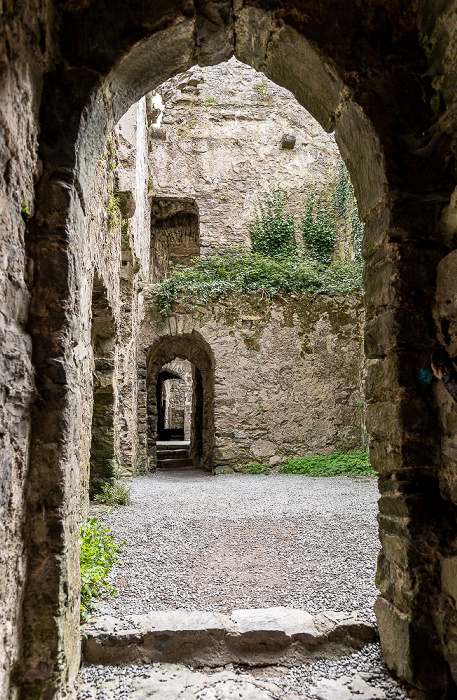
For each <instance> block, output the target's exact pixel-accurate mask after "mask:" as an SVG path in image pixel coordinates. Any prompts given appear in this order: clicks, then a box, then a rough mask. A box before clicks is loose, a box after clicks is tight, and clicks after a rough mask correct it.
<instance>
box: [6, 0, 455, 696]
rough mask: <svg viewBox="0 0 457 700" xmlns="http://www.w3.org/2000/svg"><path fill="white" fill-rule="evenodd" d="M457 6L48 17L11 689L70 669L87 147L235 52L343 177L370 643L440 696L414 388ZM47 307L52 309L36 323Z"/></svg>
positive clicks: (431, 334)
mask: <svg viewBox="0 0 457 700" xmlns="http://www.w3.org/2000/svg"><path fill="white" fill-rule="evenodd" d="M453 7H454V4H453V3H449V5H448V6H447V7H446V8H444V9H443V10H442V11H441V15H440V16H438V14H434V10H433V9H431V8H428V10H427V13H426V14H425V13H424V14H422V13H421V12H420V11H418V12H417V13H415V10H414V9H413V8H410V7H409V6H407V5H406V4H405V5H401V4H400V5H397V4H393V3H392V4H391V5H389V6H388V7H385V6H384V5H380V4H377V3H376V2H372V3H370V4H369V5H366V4H365V5H364V6H363V7H361V6H359V5H358V4H357V3H355V2H350V3H349V4H348V3H344V4H341V6H335V4H334V3H330V2H323V3H321V5H319V6H318V5H317V4H315V3H313V2H309V3H307V4H306V5H305V7H303V6H302V4H301V3H298V2H291V3H277V4H276V6H275V9H274V11H273V10H272V9H271V6H270V5H269V3H267V2H264V1H263V0H260V2H257V3H256V4H251V3H249V2H245V3H241V2H236V3H233V4H232V3H231V2H228V1H227V0H223V1H222V2H208V3H202V2H200V1H198V2H172V3H167V5H166V8H164V7H163V6H162V5H157V4H154V5H152V4H151V3H147V2H142V0H138V1H137V2H136V3H134V4H131V3H129V4H128V5H126V4H125V3H123V2H120V0H119V1H117V0H116V1H115V2H112V3H109V4H106V5H103V6H99V5H98V4H96V3H92V4H85V5H82V6H81V5H79V4H78V2H71V3H70V2H68V3H66V5H65V6H62V7H61V9H60V10H59V11H60V12H61V15H60V17H59V20H60V24H59V30H58V39H57V42H58V45H56V46H55V47H54V52H55V55H56V60H55V61H54V63H53V66H52V69H50V72H49V73H48V74H47V75H46V77H45V80H44V88H43V102H42V110H41V120H40V128H41V137H40V158H41V160H42V163H43V169H42V174H41V177H40V180H39V182H38V184H37V187H36V190H35V194H36V210H35V214H34V216H33V217H32V218H31V220H30V221H29V223H28V227H27V232H26V245H27V254H28V257H29V261H30V262H31V264H32V267H33V274H32V276H31V277H30V278H29V291H30V296H31V304H30V312H29V321H28V328H29V331H30V334H31V338H32V344H33V365H34V369H35V375H36V385H37V393H38V397H39V398H38V399H37V400H36V401H35V403H34V404H33V406H32V409H31V446H30V461H29V469H28V476H27V489H26V496H25V506H24V510H25V513H26V522H27V538H26V556H27V573H26V576H25V581H24V592H23V593H22V591H21V590H18V594H17V600H16V602H15V603H14V605H15V606H16V608H17V609H18V608H19V602H18V601H20V600H21V598H22V595H23V606H22V613H21V619H22V625H21V630H22V651H21V655H20V659H19V663H18V669H17V673H16V679H17V684H18V685H19V686H20V687H21V693H22V696H23V697H28V696H32V695H34V696H35V697H37V696H38V697H40V696H42V697H44V696H46V697H52V696H53V695H55V694H56V692H57V689H58V688H62V687H64V686H66V685H68V684H69V683H71V679H72V677H73V675H74V673H75V672H76V668H77V666H78V633H77V630H78V614H79V610H78V564H77V513H78V499H77V496H76V495H75V494H77V492H78V485H79V478H80V476H79V466H78V454H77V451H76V449H75V442H76V440H75V430H74V426H75V416H78V413H79V411H80V410H81V408H80V407H81V397H80V394H79V387H78V385H77V381H76V378H75V375H74V372H73V368H74V365H75V362H76V361H77V359H76V357H75V347H77V344H78V334H79V329H80V324H81V319H80V316H79V301H78V294H79V291H80V290H79V270H80V269H81V268H82V266H83V257H84V251H85V240H84V226H83V221H84V216H85V214H86V213H87V203H88V201H89V194H90V190H91V184H92V180H93V176H94V171H95V167H96V164H97V162H98V158H99V154H100V151H101V148H102V144H103V143H104V141H105V138H106V135H107V133H108V132H109V130H110V129H111V128H112V127H113V126H114V124H115V122H116V121H117V120H118V119H119V118H120V117H121V116H122V114H123V113H124V112H125V110H126V109H127V108H128V107H129V106H130V105H131V104H132V103H133V102H134V101H136V100H137V99H138V98H139V97H141V96H142V95H143V94H145V93H146V92H147V91H148V90H151V89H152V88H154V87H156V86H157V85H159V84H160V83H161V82H163V81H164V80H166V79H167V78H169V77H171V76H172V75H174V74H176V73H178V72H182V71H184V70H186V68H188V67H190V66H191V65H193V64H195V63H200V65H208V64H213V63H217V62H219V61H222V60H225V59H227V58H229V57H230V56H231V55H232V54H235V55H236V56H237V57H238V58H239V59H240V60H242V61H244V62H247V63H249V64H250V65H252V66H253V67H255V68H257V69H259V70H262V71H264V72H265V74H266V75H267V76H268V77H269V78H270V79H272V80H274V81H275V82H277V83H279V84H281V85H283V86H284V87H286V88H288V89H290V90H291V91H292V92H293V93H294V94H295V96H296V97H297V99H298V100H299V102H300V103H301V104H303V106H305V107H306V108H307V109H308V110H309V111H310V112H311V114H313V116H315V117H316V118H317V119H318V121H319V122H320V123H321V124H322V125H323V126H324V127H325V128H326V129H328V130H331V129H334V130H335V134H336V138H337V142H338V144H339V147H340V149H341V154H342V156H343V158H344V160H345V162H346V164H347V166H348V169H349V171H350V174H351V177H352V180H353V182H354V186H355V191H356V195H357V198H358V203H359V210H360V212H361V215H362V218H364V220H365V221H366V235H365V241H364V255H365V258H366V293H367V317H368V320H367V328H366V350H367V354H368V356H369V357H370V358H372V359H374V360H377V362H376V363H374V364H373V366H372V368H371V370H370V374H369V379H368V398H369V401H370V406H369V426H368V427H369V430H370V432H371V434H372V437H373V444H372V456H373V463H374V466H375V468H377V469H378V471H379V473H380V489H381V494H382V497H381V501H380V533H381V542H382V545H383V550H382V554H381V558H380V565H379V579H378V583H379V586H380V589H381V598H380V599H379V601H378V604H377V613H378V620H379V626H380V632H381V640H382V644H383V648H384V651H385V654H386V660H387V662H388V664H389V666H390V667H391V668H392V669H393V670H394V671H395V672H397V673H398V674H399V675H400V676H401V677H402V678H404V679H406V680H408V681H410V682H413V683H414V684H415V685H416V686H418V687H420V688H422V690H423V691H424V692H425V693H426V694H427V693H428V695H429V697H434V698H435V697H438V696H439V695H438V693H439V694H441V696H443V697H453V694H454V693H455V683H456V679H457V664H456V661H455V658H456V657H455V653H454V646H455V639H456V638H457V631H456V630H457V612H456V609H455V600H454V599H453V597H452V592H451V593H450V592H449V590H448V589H446V586H444V588H443V586H442V583H441V564H442V560H443V558H445V559H446V560H450V561H452V560H453V558H454V557H455V554H456V551H455V550H456V545H455V543H454V540H453V539H452V536H451V535H449V534H447V531H448V530H449V529H450V530H451V531H453V528H454V523H455V519H456V504H455V503H454V501H453V500H452V499H450V498H449V496H448V493H447V492H446V493H444V494H442V493H441V491H440V480H439V469H440V466H441V463H442V460H443V457H442V454H441V452H440V439H441V432H440V431H441V427H440V426H439V422H438V414H437V410H436V408H435V406H434V404H433V399H432V398H431V395H430V393H429V392H427V391H426V390H424V389H422V388H421V387H420V386H418V384H417V382H416V375H417V371H418V369H419V368H420V367H421V366H423V365H427V363H428V356H429V352H430V349H431V347H432V346H433V345H434V343H435V341H436V331H435V327H434V323H433V317H432V311H433V301H434V287H435V275H436V269H437V265H438V263H439V261H440V259H441V258H443V257H444V256H445V255H446V254H447V253H448V252H449V249H450V247H455V245H456V241H455V237H454V234H453V233H452V232H451V234H449V231H448V235H447V238H446V239H445V240H444V238H443V236H442V229H441V228H440V214H441V211H442V209H443V207H444V206H445V205H447V204H448V203H449V200H450V195H451V192H452V190H453V189H454V186H455V173H454V170H453V155H452V154H453V152H452V148H451V144H450V136H452V134H453V133H454V132H455V130H456V128H457V127H456V126H455V123H454V117H453V109H454V106H455V105H454V101H455V99H456V97H455V91H454V90H453V89H452V85H454V78H455V66H454V64H453V63H452V52H451V50H450V49H449V46H450V44H451V41H450V38H449V37H450V36H451V35H452V32H451V31H449V32H447V31H446V22H447V21H448V19H447V16H446V13H449V17H452V9H453ZM442 57H444V58H442ZM431 76H433V81H434V82H433V88H434V89H435V92H433V89H432V80H431ZM424 158H426V160H424ZM424 163H425V164H426V165H425V166H424ZM44 307H45V308H47V309H50V310H52V313H50V314H43V313H42V309H43V308H44ZM27 420H28V416H27V412H26V413H25V417H24V421H26V422H27ZM21 449H22V448H21ZM26 450H27V446H24V447H23V452H24V459H25V454H26ZM20 511H21V509H19V512H20ZM14 542H15V541H14ZM14 546H16V545H14ZM18 556H19V555H18ZM449 566H450V565H449ZM449 566H448V568H449ZM433 693H434V695H433Z"/></svg>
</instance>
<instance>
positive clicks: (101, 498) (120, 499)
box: [94, 481, 131, 506]
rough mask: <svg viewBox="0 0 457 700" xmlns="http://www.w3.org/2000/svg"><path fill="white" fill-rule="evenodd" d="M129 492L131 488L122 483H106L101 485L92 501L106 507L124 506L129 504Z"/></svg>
mask: <svg viewBox="0 0 457 700" xmlns="http://www.w3.org/2000/svg"><path fill="white" fill-rule="evenodd" d="M130 490H131V486H127V485H126V484H123V483H122V481H115V482H114V483H109V482H108V483H106V484H103V486H102V487H101V490H100V491H99V493H97V494H96V495H95V496H94V500H95V501H98V503H106V504H108V505H117V506H125V505H127V504H128V503H130Z"/></svg>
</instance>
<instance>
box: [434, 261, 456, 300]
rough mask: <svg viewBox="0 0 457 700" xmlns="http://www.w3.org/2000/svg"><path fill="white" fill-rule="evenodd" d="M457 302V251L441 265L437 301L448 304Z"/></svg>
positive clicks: (437, 279) (437, 278)
mask: <svg viewBox="0 0 457 700" xmlns="http://www.w3.org/2000/svg"><path fill="white" fill-rule="evenodd" d="M455 300H457V250H453V251H452V253H449V255H446V257H445V258H443V259H442V260H441V261H440V262H439V264H438V270H437V277H436V301H437V302H438V304H446V303H449V302H451V301H455Z"/></svg>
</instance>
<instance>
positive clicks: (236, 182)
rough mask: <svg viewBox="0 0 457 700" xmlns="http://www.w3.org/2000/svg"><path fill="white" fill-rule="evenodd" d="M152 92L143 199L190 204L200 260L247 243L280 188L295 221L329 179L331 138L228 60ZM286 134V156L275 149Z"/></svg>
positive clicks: (278, 90)
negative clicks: (155, 106) (158, 104)
mask: <svg viewBox="0 0 457 700" xmlns="http://www.w3.org/2000/svg"><path fill="white" fill-rule="evenodd" d="M159 92H160V94H162V96H163V99H164V103H165V109H164V113H163V118H162V124H161V128H160V130H158V129H154V128H153V129H150V155H149V163H150V177H151V184H150V188H151V189H150V192H153V193H154V195H155V196H157V197H171V196H173V197H183V196H186V197H191V198H193V199H194V200H195V201H196V204H197V206H198V210H199V213H200V246H201V253H202V254H203V255H204V254H206V253H208V252H209V251H211V250H212V249H213V248H215V247H218V246H220V245H224V244H229V245H250V238H249V232H248V224H249V223H250V222H252V221H253V220H254V218H255V206H256V205H257V204H258V197H259V195H262V194H263V193H264V192H265V191H268V192H271V190H272V188H273V187H276V186H278V185H280V186H281V187H284V188H286V189H287V190H288V192H289V197H290V208H291V210H293V211H295V212H296V213H297V223H299V219H300V215H301V214H304V209H305V203H306V197H307V195H309V194H310V193H311V192H312V191H313V189H314V188H315V189H316V191H317V192H319V191H321V190H322V189H325V187H327V186H328V185H329V183H330V182H331V181H332V178H334V176H335V173H336V167H337V162H338V159H339V157H340V156H339V151H338V147H337V145H336V143H335V139H334V136H333V135H332V134H327V133H326V132H325V131H324V130H323V129H322V127H321V126H320V125H319V124H318V123H317V122H316V120H315V119H313V117H312V116H311V115H310V114H309V113H308V112H307V111H306V110H305V109H303V107H301V105H299V104H298V102H297V100H296V99H295V98H294V96H293V95H292V94H291V93H290V92H289V91H288V90H285V89H284V88H282V87H279V86H278V85H276V84H275V83H273V82H272V81H271V80H268V79H267V78H265V76H263V75H262V74H261V73H258V72H257V71H255V70H253V69H252V68H251V67H250V66H246V65H244V64H243V63H240V62H239V61H237V60H236V59H231V60H230V61H228V62H227V63H222V64H220V65H218V66H212V67H210V68H205V69H204V70H202V69H201V68H199V67H198V66H197V67H195V68H192V69H191V70H189V71H187V72H186V73H183V74H180V75H178V76H176V77H175V78H173V79H172V80H170V81H168V82H167V83H165V84H164V85H162V86H161V87H160V88H159ZM285 135H292V136H294V137H295V139H296V141H295V145H294V147H293V149H288V148H282V139H283V136H285ZM164 136H165V137H166V138H165V140H164Z"/></svg>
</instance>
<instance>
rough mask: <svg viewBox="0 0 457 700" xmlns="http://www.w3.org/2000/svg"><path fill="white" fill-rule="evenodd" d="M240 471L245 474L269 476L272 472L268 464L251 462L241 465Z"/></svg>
mask: <svg viewBox="0 0 457 700" xmlns="http://www.w3.org/2000/svg"><path fill="white" fill-rule="evenodd" d="M238 471H241V472H243V473H244V474H267V473H268V472H269V471H270V467H269V466H268V464H259V463H258V462H249V463H248V464H240V466H239V467H238Z"/></svg>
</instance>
